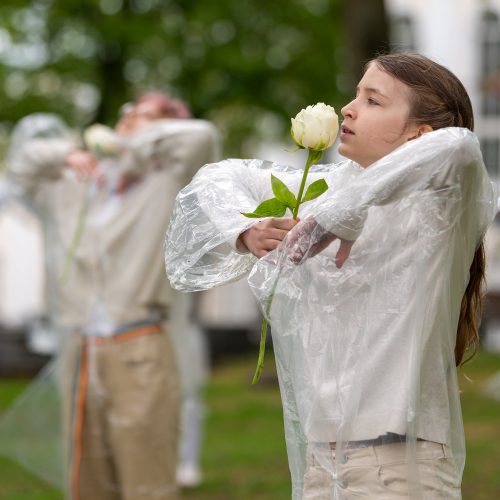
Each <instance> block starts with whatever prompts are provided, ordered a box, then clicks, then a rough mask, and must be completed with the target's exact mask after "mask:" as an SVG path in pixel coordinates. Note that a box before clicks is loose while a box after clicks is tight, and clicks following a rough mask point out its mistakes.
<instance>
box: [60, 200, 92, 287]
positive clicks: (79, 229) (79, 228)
mask: <svg viewBox="0 0 500 500" xmlns="http://www.w3.org/2000/svg"><path fill="white" fill-rule="evenodd" d="M87 209H88V207H87V200H85V201H84V202H83V204H82V206H81V208H80V211H79V213H78V220H77V223H76V229H75V232H74V233H73V238H72V240H71V244H70V246H69V248H68V251H67V252H66V258H65V260H64V268H63V272H62V275H61V278H60V280H61V283H66V281H67V280H68V278H69V273H70V270H71V265H72V263H73V259H74V258H75V254H76V250H77V248H78V245H79V243H80V240H81V238H82V234H83V229H84V227H85V219H86V218H87Z"/></svg>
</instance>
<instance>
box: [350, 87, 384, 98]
mask: <svg viewBox="0 0 500 500" xmlns="http://www.w3.org/2000/svg"><path fill="white" fill-rule="evenodd" d="M359 90H360V89H359V86H358V87H356V92H357V93H359ZM363 90H364V91H365V92H370V93H372V94H378V95H379V96H381V97H384V98H385V99H389V98H388V97H387V96H386V95H384V94H382V92H380V90H379V89H376V88H374V87H363Z"/></svg>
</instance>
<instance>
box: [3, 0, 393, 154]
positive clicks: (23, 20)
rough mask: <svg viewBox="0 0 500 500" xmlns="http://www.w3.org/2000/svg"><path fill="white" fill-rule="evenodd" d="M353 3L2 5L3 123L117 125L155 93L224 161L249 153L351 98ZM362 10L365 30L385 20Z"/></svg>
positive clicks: (57, 0)
mask: <svg viewBox="0 0 500 500" xmlns="http://www.w3.org/2000/svg"><path fill="white" fill-rule="evenodd" d="M348 4H349V2H345V1H342V0H274V1H272V2H269V1H266V0H238V1H234V0H218V1H217V2H215V1H203V0H2V3H1V5H0V78H1V80H0V81H1V82H2V84H1V85H0V99H1V103H2V106H1V107H0V123H1V124H3V125H2V126H3V127H4V129H5V130H8V128H10V126H11V125H12V124H13V123H14V122H15V121H17V120H18V119H20V118H21V117H23V116H24V115H26V114H29V113H32V112H35V111H51V112H55V113H59V114H60V115H62V116H63V117H64V118H65V119H66V120H67V121H68V122H69V123H70V124H71V125H73V126H78V127H81V126H84V125H86V124H88V123H90V122H94V121H99V122H102V123H108V124H113V123H114V121H115V120H116V117H117V115H118V112H119V108H120V106H121V105H122V104H123V103H125V102H126V101H128V100H130V99H133V98H134V96H135V95H137V94H138V93H140V92H141V91H143V90H146V89H153V88H154V89H162V90H166V91H168V92H170V93H172V94H173V95H176V96H178V97H180V98H182V99H185V100H186V101H187V102H188V103H189V104H190V106H191V108H192V110H193V112H194V114H195V116H197V117H204V118H208V119H210V120H213V121H214V122H215V124H216V125H217V126H218V127H219V129H220V130H221V132H222V135H223V138H224V140H225V145H226V151H225V153H226V154H238V155H248V154H251V151H252V149H253V147H254V145H255V143H256V141H258V140H259V139H260V138H261V137H266V138H268V139H270V140H274V139H279V138H282V137H284V136H285V135H286V134H287V133H288V127H289V118H290V116H293V115H295V113H297V112H298V111H299V110H300V109H301V108H302V107H304V106H305V105H307V104H312V103H315V102H318V101H324V102H327V103H329V104H332V105H333V106H335V107H336V108H339V106H340V104H341V103H342V102H344V101H345V98H346V95H347V94H348V93H350V92H351V82H352V80H353V78H352V73H353V69H352V65H349V64H348V56H347V54H348V53H349V50H350V49H349V46H348V44H347V45H346V42H345V40H346V32H347V33H349V36H350V37H351V39H352V41H353V43H354V42H355V41H356V40H357V39H358V38H359V37H357V36H356V33H358V32H359V30H358V31H356V27H352V26H348V27H347V28H348V29H347V30H346V29H344V26H345V22H343V20H344V19H346V13H349V12H351V11H352V8H351V9H349V8H348V9H347V10H346V11H345V10H344V9H345V7H346V6H347V5H348ZM357 4H358V8H359V9H363V10H364V11H376V12H377V13H378V14H377V15H375V16H374V17H371V16H370V14H369V13H366V12H365V14H367V15H365V16H364V17H365V18H367V19H381V18H383V16H384V13H383V0H374V1H371V2H357ZM361 4H364V5H361ZM348 18H349V19H351V18H352V12H351V16H350V17H349V16H348ZM359 28H360V29H362V30H364V29H365V27H364V26H363V27H362V28H361V27H359ZM381 31H382V33H381V34H379V35H377V36H379V37H381V39H380V40H378V41H376V43H374V44H373V46H372V48H373V51H375V50H376V49H377V48H379V47H378V46H376V45H377V44H379V42H384V41H385V40H386V38H387V36H386V30H385V31H384V29H382V30H381ZM358 52H359V51H358ZM358 52H357V55H359V54H358ZM369 55H370V54H368V55H367V56H366V57H368V56H369Z"/></svg>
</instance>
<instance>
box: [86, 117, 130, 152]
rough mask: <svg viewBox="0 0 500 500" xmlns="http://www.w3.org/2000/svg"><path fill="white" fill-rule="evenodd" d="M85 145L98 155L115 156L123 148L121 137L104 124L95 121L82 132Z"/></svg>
mask: <svg viewBox="0 0 500 500" xmlns="http://www.w3.org/2000/svg"><path fill="white" fill-rule="evenodd" d="M83 140H84V141H85V145H86V146H87V148H88V149H89V150H91V151H93V152H94V153H95V154H97V155H98V156H116V155H118V154H119V153H120V152H121V151H122V149H123V140H122V138H121V137H120V136H119V135H118V134H117V133H116V132H115V131H114V130H113V129H111V128H109V127H106V125H101V124H100V123H96V124H95V125H91V126H90V127H88V128H87V129H86V130H85V131H84V133H83Z"/></svg>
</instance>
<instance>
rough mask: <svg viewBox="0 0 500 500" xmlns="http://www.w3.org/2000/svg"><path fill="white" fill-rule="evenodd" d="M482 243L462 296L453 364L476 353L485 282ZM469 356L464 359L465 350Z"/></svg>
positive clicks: (461, 363) (475, 256)
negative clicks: (468, 352)
mask: <svg viewBox="0 0 500 500" xmlns="http://www.w3.org/2000/svg"><path fill="white" fill-rule="evenodd" d="M485 263H486V259H485V255H484V244H483V242H481V244H480V245H479V247H478V249H477V250H476V253H475V254H474V259H473V260H472V264H471V266H470V271H469V283H468V284H467V288H466V290H465V294H464V296H463V298H462V304H461V306H460V317H459V320H458V329H457V340H456V344H455V364H456V366H459V365H463V364H464V363H466V362H467V361H469V360H470V359H472V357H473V356H474V355H475V354H476V352H477V350H478V348H479V325H480V324H481V315H482V312H483V295H484V284H485ZM468 350H469V351H470V354H469V356H468V357H467V358H466V359H465V360H464V359H463V358H464V354H465V352H466V351H468Z"/></svg>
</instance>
